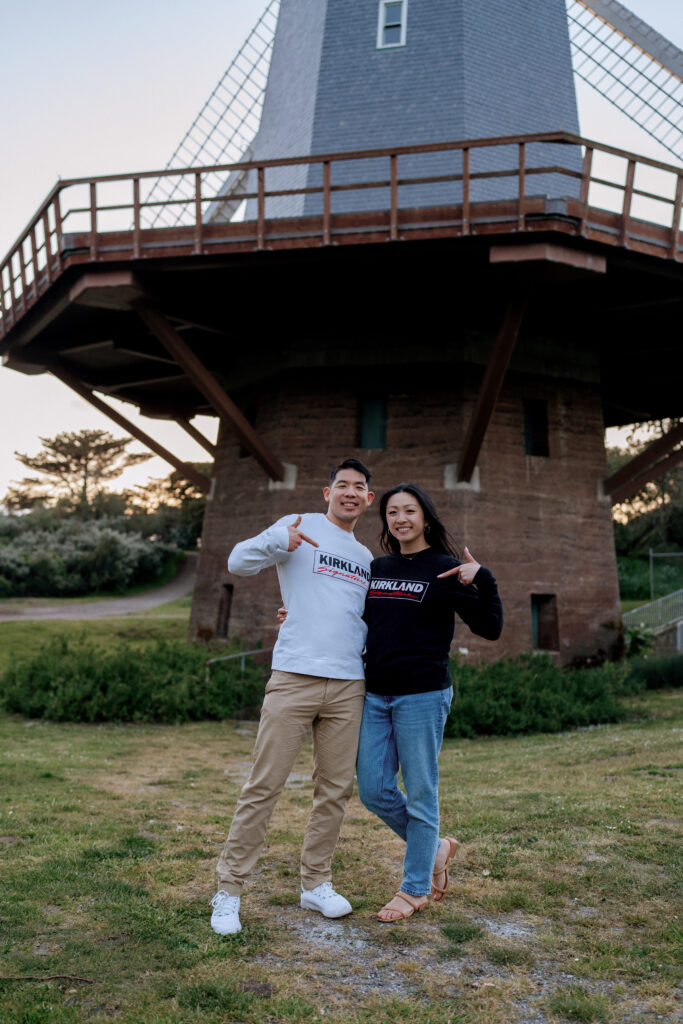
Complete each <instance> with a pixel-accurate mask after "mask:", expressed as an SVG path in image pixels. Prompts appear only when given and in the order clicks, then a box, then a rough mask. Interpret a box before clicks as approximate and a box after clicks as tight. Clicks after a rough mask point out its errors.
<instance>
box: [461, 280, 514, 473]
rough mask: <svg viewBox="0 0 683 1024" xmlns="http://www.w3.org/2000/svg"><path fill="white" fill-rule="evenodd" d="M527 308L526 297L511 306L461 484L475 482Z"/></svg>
mask: <svg viewBox="0 0 683 1024" xmlns="http://www.w3.org/2000/svg"><path fill="white" fill-rule="evenodd" d="M526 304H527V297H526V296H525V295H522V296H516V297H515V298H513V299H511V300H510V303H509V305H508V308H507V311H506V313H505V318H504V320H503V323H502V324H501V327H500V330H499V332H498V337H497V338H496V344H495V346H494V348H493V352H492V353H491V358H490V359H489V362H488V366H487V367H486V372H485V374H484V379H483V381H482V384H481V388H480V389H479V395H478V396H477V402H476V405H475V407H474V412H473V413H472V418H471V420H470V424H469V427H468V429H467V433H466V435H465V443H464V445H463V450H462V456H461V458H460V462H459V464H458V481H459V482H462V483H468V482H469V481H470V479H471V478H472V474H473V472H474V467H475V466H476V464H477V459H478V458H479V452H480V451H481V446H482V443H483V440H484V436H485V434H486V430H487V427H488V425H489V422H490V420H491V416H492V415H493V410H494V408H495V405H496V401H497V400H498V395H499V394H500V389H501V387H502V385H503V379H504V377H505V373H506V370H507V368H508V364H509V362H510V357H511V355H512V350H513V349H514V347H515V342H516V341H517V335H518V334H519V328H520V326H521V323H522V317H523V316H524V310H525V309H526Z"/></svg>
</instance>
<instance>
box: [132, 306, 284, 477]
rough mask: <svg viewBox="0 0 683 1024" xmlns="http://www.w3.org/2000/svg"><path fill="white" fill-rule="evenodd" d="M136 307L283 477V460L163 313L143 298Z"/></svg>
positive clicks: (271, 471) (262, 460) (264, 462)
mask: <svg viewBox="0 0 683 1024" xmlns="http://www.w3.org/2000/svg"><path fill="white" fill-rule="evenodd" d="M133 308H134V309H135V310H136V312H137V313H138V315H139V316H140V317H141V319H142V320H143V322H144V323H145V324H146V325H147V327H148V328H149V330H150V331H151V332H152V334H153V335H154V337H155V338H157V339H158V340H159V341H160V342H161V344H162V345H163V346H164V348H165V349H166V350H167V351H168V352H170V354H171V355H172V356H173V358H174V359H175V361H176V363H178V365H179V366H180V367H181V368H182V369H183V371H184V372H185V373H186V375H187V377H188V378H189V379H190V380H191V381H192V383H193V384H194V386H195V387H196V388H197V390H198V391H199V392H200V393H201V394H202V395H204V397H205V398H206V399H207V400H208V401H209V402H210V403H211V405H212V406H213V408H214V409H215V410H216V412H217V413H218V415H219V416H220V417H221V418H222V419H224V420H227V422H228V423H230V424H231V426H232V428H233V430H234V431H235V433H236V434H237V436H238V437H239V439H240V441H241V442H242V444H243V445H244V446H245V447H246V448H248V449H249V451H250V452H251V453H252V455H253V456H254V458H255V459H256V461H257V462H258V463H259V465H260V466H261V467H262V468H263V469H265V471H266V473H267V474H268V476H269V477H270V479H271V480H284V478H285V468H284V466H283V465H282V463H281V462H280V460H279V459H278V458H277V457H276V456H275V455H274V454H273V453H272V452H271V451H270V449H269V448H268V446H267V445H266V444H265V442H264V441H263V440H262V438H260V437H259V435H258V434H257V433H256V431H255V430H254V428H253V427H252V425H251V423H249V421H248V420H247V419H246V417H245V416H244V415H243V414H242V412H241V411H240V410H239V409H238V408H237V406H236V405H235V403H234V402H233V400H232V399H231V398H230V397H229V396H228V395H226V393H225V391H224V390H223V388H222V387H221V386H220V384H218V382H217V381H216V380H215V378H214V377H213V376H212V374H211V373H210V372H209V371H208V370H207V368H206V367H205V366H204V364H203V363H202V362H201V361H200V360H199V359H198V358H197V356H196V355H195V354H194V352H193V351H192V349H191V348H190V347H189V345H187V344H186V343H185V341H183V339H182V338H181V336H180V334H179V333H178V331H176V330H175V328H174V327H173V326H172V324H171V323H170V322H169V321H168V320H167V319H166V317H165V316H164V315H163V313H160V312H159V311H158V310H157V309H153V308H152V307H151V306H149V305H147V303H146V302H143V301H138V302H134V303H133Z"/></svg>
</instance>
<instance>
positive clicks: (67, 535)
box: [0, 519, 175, 597]
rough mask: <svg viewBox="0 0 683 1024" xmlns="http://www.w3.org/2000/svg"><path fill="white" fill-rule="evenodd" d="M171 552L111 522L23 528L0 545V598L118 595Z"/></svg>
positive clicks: (154, 573)
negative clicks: (1, 582)
mask: <svg viewBox="0 0 683 1024" xmlns="http://www.w3.org/2000/svg"><path fill="white" fill-rule="evenodd" d="M174 556H175V548H173V547H172V546H170V545H168V544H160V543H158V542H154V541H151V540H144V539H143V538H142V537H140V536H139V535H137V534H135V533H130V532H127V531H126V530H125V529H122V528H121V525H120V524H118V523H117V522H116V521H115V520H111V521H98V522H86V523H84V522H81V521H79V520H73V519H72V520H70V521H69V522H66V523H64V522H61V523H58V525H56V526H55V527H54V528H52V529H44V530H24V531H22V532H20V533H18V534H16V536H13V537H12V538H11V539H10V540H9V541H7V542H6V543H4V544H2V545H0V577H1V578H2V579H3V580H4V581H5V583H4V585H3V587H2V589H1V593H2V596H9V595H10V594H12V595H14V596H17V597H24V596H26V597H56V596H78V595H81V594H88V593H92V592H93V591H98V590H99V591H114V592H120V591H122V590H125V589H126V588H127V587H130V586H132V585H134V584H136V583H146V582H148V581H150V580H154V579H156V578H157V577H158V576H159V575H160V573H161V572H162V570H163V568H164V566H165V565H166V563H167V562H168V561H169V560H170V559H171V558H173V557H174Z"/></svg>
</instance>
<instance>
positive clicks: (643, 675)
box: [630, 654, 683, 691]
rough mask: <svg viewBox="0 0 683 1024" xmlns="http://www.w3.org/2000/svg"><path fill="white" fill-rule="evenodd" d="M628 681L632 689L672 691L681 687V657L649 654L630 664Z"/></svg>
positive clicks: (682, 679) (682, 669)
mask: <svg viewBox="0 0 683 1024" xmlns="http://www.w3.org/2000/svg"><path fill="white" fill-rule="evenodd" d="M630 680H631V682H632V685H633V689H634V690H636V691H639V690H674V689H677V688H678V687H679V686H683V655H681V654H659V655H652V654H649V655H648V656H647V657H646V658H634V659H633V661H632V662H631V672H630Z"/></svg>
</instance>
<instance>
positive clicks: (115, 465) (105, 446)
mask: <svg viewBox="0 0 683 1024" xmlns="http://www.w3.org/2000/svg"><path fill="white" fill-rule="evenodd" d="M40 441H41V443H42V445H43V447H42V448H41V450H40V451H39V452H38V454H37V455H26V454H24V453H23V452H15V453H14V454H15V455H16V457H17V459H18V460H19V462H21V463H22V465H24V466H26V467H27V469H32V470H34V472H36V473H38V474H40V475H39V476H31V477H25V478H24V479H23V480H20V481H19V482H18V483H13V485H12V486H10V488H9V490H8V492H7V494H6V495H5V498H4V499H3V500H4V503H5V505H6V506H7V508H8V509H10V510H11V511H19V510H22V509H30V508H34V507H35V506H37V505H42V506H44V507H55V506H61V507H63V508H64V509H65V510H68V511H73V512H79V513H80V514H83V515H87V514H96V512H97V509H98V506H99V507H100V509H103V508H104V507H106V506H107V504H108V501H107V499H108V492H107V491H106V489H105V484H106V483H107V482H108V481H110V480H115V479H116V478H117V477H118V476H120V475H121V473H123V471H124V469H127V468H128V467H129V466H136V465H138V464H139V463H141V462H145V461H146V460H147V459H149V458H151V455H150V454H148V453H147V452H127V451H126V448H127V447H128V445H129V444H131V443H132V442H131V439H130V438H115V437H113V436H112V435H111V434H109V433H107V431H105V430H79V431H77V432H73V431H63V432H62V433H60V434H57V435H56V436H55V437H41V438H40Z"/></svg>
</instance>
